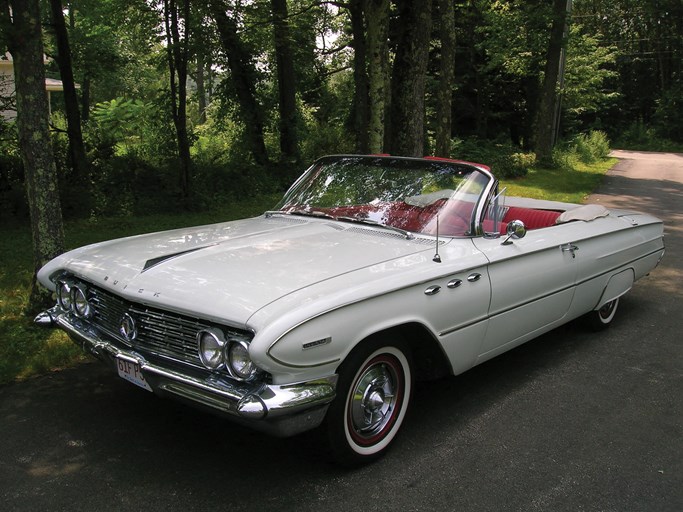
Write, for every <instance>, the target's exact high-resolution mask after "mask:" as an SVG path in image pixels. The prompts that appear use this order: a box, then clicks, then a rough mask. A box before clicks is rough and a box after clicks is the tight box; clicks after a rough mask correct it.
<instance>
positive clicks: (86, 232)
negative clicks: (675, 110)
mask: <svg viewBox="0 0 683 512" xmlns="http://www.w3.org/2000/svg"><path fill="white" fill-rule="evenodd" d="M615 162H616V160H615V159H607V160H604V161H600V162H598V163H595V164H591V165H584V164H580V163H577V162H572V166H571V168H569V169H568V168H565V169H564V170H559V169H540V168H537V169H531V170H530V172H529V173H528V175H527V176H525V177H524V178H518V179H514V180H504V181H503V182H502V185H503V186H506V187H508V190H507V193H508V195H511V196H525V197H533V198H536V199H548V200H555V201H564V202H571V203H580V202H582V201H583V200H584V199H585V198H586V196H588V195H589V194H590V193H592V192H593V191H594V190H595V189H596V188H597V186H598V185H599V184H600V181H601V179H602V176H603V175H604V173H605V172H606V171H607V170H608V169H609V168H610V167H612V166H613V165H614V163H615ZM565 167H567V166H565ZM278 199H279V196H277V195H267V196H261V197H257V198H254V199H250V200H247V201H242V202H237V203H231V204H225V205H221V207H220V208H217V209H215V210H213V211H210V212H202V213H181V212H179V213H177V214H171V215H148V216H139V217H122V218H103V219H84V220H74V221H69V222H67V223H66V225H65V233H66V241H65V243H66V248H67V249H71V248H74V247H79V246H82V245H86V244H90V243H94V242H99V241H102V240H110V239H113V238H119V237H123V236H130V235H135V234H140V233H148V232H153V231H161V230H166V229H173V228H177V227H183V226H194V225H201V224H211V223H214V222H220V221H227V220H233V219H238V218H245V217H251V216H255V215H258V214H260V213H262V212H263V211H265V210H267V209H269V208H271V207H272V206H273V205H275V204H276V203H277V201H278ZM31 253H32V249H31V235H30V230H29V227H28V225H14V226H0V384H4V383H8V382H12V381H16V380H22V379H25V378H27V377H30V376H32V375H37V374H41V373H45V372H47V371H51V370H54V369H57V368H61V367H66V366H70V365H73V364H74V363H75V362H78V361H80V360H83V359H85V358H86V356H85V355H83V353H82V351H81V350H80V348H79V347H77V346H76V345H75V344H74V343H73V342H71V341H70V340H69V339H68V337H67V336H66V334H64V333H62V332H61V331H58V330H55V329H45V328H41V327H37V326H35V325H34V324H33V321H32V318H30V317H28V316H27V315H26V314H25V313H24V310H25V308H26V304H27V300H28V294H29V288H30V284H31V277H32V269H31V265H32V263H31Z"/></svg>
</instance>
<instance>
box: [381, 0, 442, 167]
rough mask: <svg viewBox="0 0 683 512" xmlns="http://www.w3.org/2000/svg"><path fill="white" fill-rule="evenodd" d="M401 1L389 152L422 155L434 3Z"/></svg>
mask: <svg viewBox="0 0 683 512" xmlns="http://www.w3.org/2000/svg"><path fill="white" fill-rule="evenodd" d="M398 4H399V16H398V21H397V23H398V47H397V50H396V57H395V59H394V67H393V71H392V76H391V127H392V129H391V139H390V140H391V144H390V152H391V153H393V154H396V155H405V156H422V155H423V154H424V146H425V143H424V118H425V80H426V74H427V61H428V57H429V42H430V40H431V37H430V35H431V26H432V2H431V0H399V2H398Z"/></svg>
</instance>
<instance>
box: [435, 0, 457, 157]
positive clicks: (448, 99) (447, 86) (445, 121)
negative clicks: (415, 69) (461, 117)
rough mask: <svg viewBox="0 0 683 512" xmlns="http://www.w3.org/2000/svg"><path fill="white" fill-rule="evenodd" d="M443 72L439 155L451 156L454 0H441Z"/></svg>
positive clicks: (438, 118) (439, 99) (439, 98)
mask: <svg viewBox="0 0 683 512" xmlns="http://www.w3.org/2000/svg"><path fill="white" fill-rule="evenodd" d="M438 5H439V18H440V25H439V33H440V37H441V66H440V69H441V74H440V76H439V85H438V90H437V104H436V151H435V154H436V155H437V156H443V157H450V156H451V125H452V117H453V113H452V111H451V104H452V100H453V81H454V78H455V12H454V11H455V9H454V6H453V1H452V0H439V3H438Z"/></svg>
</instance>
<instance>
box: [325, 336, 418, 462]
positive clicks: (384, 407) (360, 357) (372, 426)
mask: <svg viewBox="0 0 683 512" xmlns="http://www.w3.org/2000/svg"><path fill="white" fill-rule="evenodd" d="M412 382H413V371H412V362H411V360H410V353H409V351H408V350H406V349H405V345H404V344H403V343H401V342H391V341H388V340H385V339H381V340H376V341H374V342H371V343H369V344H368V345H367V346H361V347H359V348H358V349H357V350H355V351H354V352H352V353H351V354H350V355H349V357H348V358H347V360H346V361H344V363H343V364H342V366H341V367H340V369H339V383H338V386H337V398H336V399H335V401H334V402H333V403H332V405H331V406H330V409H329V410H328V413H327V429H328V436H329V440H330V446H331V449H332V453H333V455H334V457H335V459H336V460H337V461H338V462H340V463H342V464H344V465H347V466H357V465H360V464H365V463H368V462H371V461H373V460H375V459H376V458H378V457H380V456H381V455H382V454H383V453H384V452H385V451H386V449H387V448H388V447H389V445H390V444H391V442H392V441H393V440H394V438H395V436H396V434H397V432H398V430H399V429H400V427H401V424H402V423H403V420H404V418H405V415H406V411H407V410H408V405H409V403H410V397H411V394H412V387H413V386H412Z"/></svg>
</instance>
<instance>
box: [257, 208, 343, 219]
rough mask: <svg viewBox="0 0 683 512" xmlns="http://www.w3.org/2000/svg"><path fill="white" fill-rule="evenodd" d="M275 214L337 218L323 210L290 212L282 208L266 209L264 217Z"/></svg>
mask: <svg viewBox="0 0 683 512" xmlns="http://www.w3.org/2000/svg"><path fill="white" fill-rule="evenodd" d="M276 214H280V215H299V216H301V217H317V218H321V219H332V220H337V218H336V217H334V216H332V215H330V214H329V213H325V212H313V211H311V212H307V211H304V210H294V211H291V212H286V211H283V210H270V211H267V212H266V213H265V216H266V217H271V216H272V215H276Z"/></svg>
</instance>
